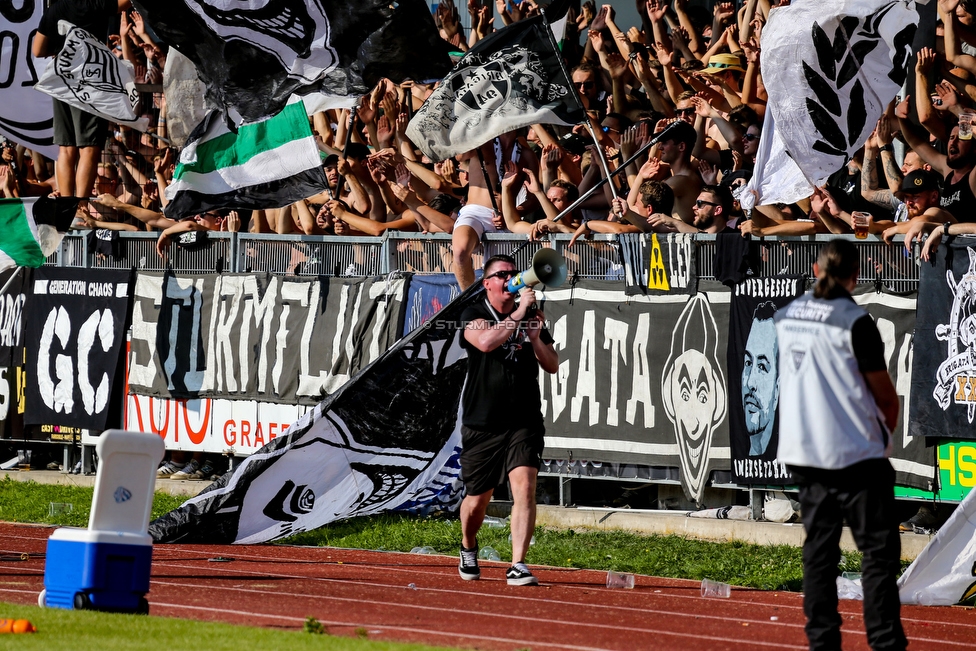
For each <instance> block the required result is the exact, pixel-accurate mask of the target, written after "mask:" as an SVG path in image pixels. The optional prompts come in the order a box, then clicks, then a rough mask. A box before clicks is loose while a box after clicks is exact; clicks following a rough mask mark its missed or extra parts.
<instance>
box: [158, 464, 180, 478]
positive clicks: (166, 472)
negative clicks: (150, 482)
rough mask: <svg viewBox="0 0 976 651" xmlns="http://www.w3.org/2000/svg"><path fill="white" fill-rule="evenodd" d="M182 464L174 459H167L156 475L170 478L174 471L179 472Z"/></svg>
mask: <svg viewBox="0 0 976 651" xmlns="http://www.w3.org/2000/svg"><path fill="white" fill-rule="evenodd" d="M179 469H180V466H179V465H178V464H177V463H176V462H174V461H165V462H163V465H161V466H160V467H159V468H157V469H156V477H161V478H164V479H166V478H169V477H172V476H173V474H174V473H176V472H178V471H179Z"/></svg>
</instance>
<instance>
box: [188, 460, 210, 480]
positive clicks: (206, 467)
mask: <svg viewBox="0 0 976 651" xmlns="http://www.w3.org/2000/svg"><path fill="white" fill-rule="evenodd" d="M216 476H217V475H216V470H215V469H214V465H213V463H211V462H210V461H204V462H203V465H202V466H200V469H199V470H197V471H196V472H194V473H192V474H191V475H190V476H189V477H187V479H192V480H194V481H200V480H203V479H215V478H216Z"/></svg>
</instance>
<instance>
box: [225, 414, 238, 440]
mask: <svg viewBox="0 0 976 651" xmlns="http://www.w3.org/2000/svg"><path fill="white" fill-rule="evenodd" d="M228 430H230V431H229V433H228ZM224 443H226V444H227V445H234V444H235V443H237V428H236V427H234V421H232V420H229V421H227V422H226V423H224Z"/></svg>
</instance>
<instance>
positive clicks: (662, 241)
mask: <svg viewBox="0 0 976 651" xmlns="http://www.w3.org/2000/svg"><path fill="white" fill-rule="evenodd" d="M618 242H619V243H620V247H621V249H622V251H623V258H624V269H625V274H626V275H625V282H626V287H627V289H626V292H627V294H628V295H630V296H640V295H649V296H659V295H662V294H694V293H695V292H697V291H698V249H697V247H696V246H695V240H694V236H693V235H690V234H681V233H679V234H671V235H658V234H657V233H633V234H624V235H619V236H618Z"/></svg>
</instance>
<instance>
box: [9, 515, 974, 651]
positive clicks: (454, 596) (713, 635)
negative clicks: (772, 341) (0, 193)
mask: <svg viewBox="0 0 976 651" xmlns="http://www.w3.org/2000/svg"><path fill="white" fill-rule="evenodd" d="M51 531H52V529H51V528H50V527H39V526H27V525H16V524H10V523H0V548H2V549H0V555H2V558H3V560H2V561H0V601H8V602H14V603H21V604H33V603H37V594H38V593H39V592H40V590H41V589H42V588H43V584H44V560H43V558H39V557H35V558H29V559H28V560H26V561H17V560H15V559H16V558H18V556H19V555H20V554H23V553H26V554H34V555H37V554H43V553H44V550H45V546H46V540H47V537H48V536H49V535H50V534H51ZM218 557H223V558H229V559H233V560H230V561H223V562H215V561H213V560H211V559H215V558H218ZM505 568H506V566H505V564H503V563H483V564H482V579H481V580H480V581H470V582H468V581H461V579H460V578H459V577H458V574H457V560H456V559H455V558H453V557H447V556H420V555H411V554H401V553H392V552H369V551H360V550H349V549H334V548H309V547H287V546H279V545H260V546H246V547H245V546H231V545H157V546H156V547H155V548H154V550H153V571H152V583H151V590H150V593H149V595H148V598H149V603H150V608H151V613H152V614H153V615H158V616H163V617H178V618H183V619H198V620H207V621H221V622H228V623H232V624H249V625H258V626H266V627H271V628H283V629H299V628H301V626H302V623H303V622H304V620H305V618H306V617H315V618H316V619H318V620H319V621H320V622H322V623H323V624H324V625H325V626H326V627H327V628H328V631H329V633H331V634H333V635H347V636H353V635H356V634H357V629H365V630H366V631H367V633H368V636H369V638H370V639H374V640H388V641H400V642H418V643H424V644H431V645H438V646H451V647H462V648H478V649H497V650H499V651H503V650H504V651H509V650H511V649H519V648H525V647H530V648H531V649H532V650H533V651H542V650H544V649H573V650H579V651H590V650H594V651H595V650H620V651H632V650H633V649H646V648H655V649H689V650H693V651H697V650H705V649H708V650H709V651H721V650H733V649H735V650H740V649H741V650H746V649H749V650H753V649H760V650H762V649H770V650H773V649H797V650H801V649H806V648H807V647H806V638H805V636H804V634H803V624H804V618H803V610H802V603H801V596H800V595H799V594H797V593H790V592H766V591H759V590H752V589H747V588H741V589H739V588H734V587H733V590H732V597H731V598H730V599H703V598H702V597H701V596H700V589H699V582H698V581H687V580H680V579H662V578H657V577H651V576H638V577H637V581H636V586H635V588H634V589H633V590H609V589H607V588H606V587H605V581H606V572H599V571H594V570H576V569H567V568H533V571H534V572H535V573H536V575H537V576H538V577H539V580H540V582H541V585H540V586H538V587H509V586H508V585H507V584H506V582H505ZM840 607H841V612H842V614H843V617H844V629H843V631H844V648H845V649H848V650H849V651H850V650H855V649H860V650H864V649H868V646H867V641H866V639H865V635H864V623H863V618H862V616H861V612H860V610H861V603H860V602H852V601H842V602H841V606H840ZM902 620H903V623H904V626H905V630H906V633H907V634H908V637H909V640H910V641H911V644H910V648H911V649H912V650H913V651H927V650H932V651H935V650H936V649H938V650H946V649H949V650H951V649H973V648H974V647H976V611H974V610H973V609H966V608H948V607H932V606H929V607H923V606H904V607H903V608H902Z"/></svg>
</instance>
